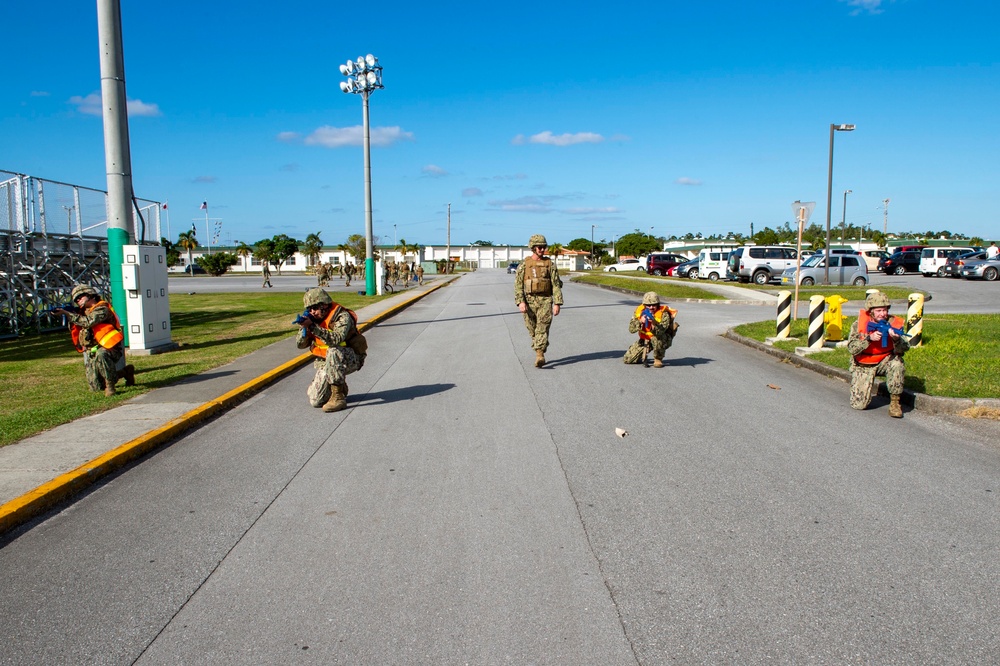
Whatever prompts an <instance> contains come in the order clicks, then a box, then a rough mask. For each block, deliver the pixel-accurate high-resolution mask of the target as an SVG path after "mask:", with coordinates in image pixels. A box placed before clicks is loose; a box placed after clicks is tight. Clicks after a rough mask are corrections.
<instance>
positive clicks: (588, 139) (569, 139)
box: [511, 130, 604, 146]
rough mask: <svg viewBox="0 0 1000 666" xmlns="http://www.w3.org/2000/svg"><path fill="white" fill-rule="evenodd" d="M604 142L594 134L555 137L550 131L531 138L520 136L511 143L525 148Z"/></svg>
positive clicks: (601, 137)
mask: <svg viewBox="0 0 1000 666" xmlns="http://www.w3.org/2000/svg"><path fill="white" fill-rule="evenodd" d="M602 141H604V137H603V136H601V135H600V134H595V133H594V132H577V133H576V134H569V133H567V134H559V135H555V134H553V133H552V132H550V131H549V130H545V131H544V132H539V133H538V134H533V135H531V136H530V137H525V136H524V135H523V134H518V135H517V136H515V137H514V138H513V139H511V143H512V144H514V145H515V146H523V145H524V144H526V143H540V144H543V145H548V146H573V145H576V144H578V143H601V142H602Z"/></svg>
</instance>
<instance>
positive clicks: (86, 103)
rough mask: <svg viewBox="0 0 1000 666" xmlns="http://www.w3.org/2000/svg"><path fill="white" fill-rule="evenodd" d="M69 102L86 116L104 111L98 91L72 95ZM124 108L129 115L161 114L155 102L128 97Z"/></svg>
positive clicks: (97, 114)
mask: <svg viewBox="0 0 1000 666" xmlns="http://www.w3.org/2000/svg"><path fill="white" fill-rule="evenodd" d="M69 103H70V104H72V105H74V106H76V110H77V111H79V112H80V113H82V114H84V115H87V116H100V115H103V113H104V106H103V103H102V102H101V94H100V93H96V92H93V93H90V94H89V95H87V96H86V97H81V96H80V95H73V96H72V97H70V98H69ZM125 109H126V111H127V112H128V115H129V117H133V116H134V117H139V116H148V117H153V116H162V115H163V113H162V112H161V111H160V107H159V106H157V105H156V104H148V103H146V102H143V101H142V100H141V99H130V100H127V101H126V102H125Z"/></svg>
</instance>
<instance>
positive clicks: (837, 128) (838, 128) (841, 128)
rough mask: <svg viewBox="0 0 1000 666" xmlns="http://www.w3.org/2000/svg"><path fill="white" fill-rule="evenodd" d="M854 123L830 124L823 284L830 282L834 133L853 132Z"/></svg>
mask: <svg viewBox="0 0 1000 666" xmlns="http://www.w3.org/2000/svg"><path fill="white" fill-rule="evenodd" d="M854 127H855V126H854V125H837V124H835V123H831V124H830V166H829V168H828V169H827V174H826V267H825V268H824V269H823V284H826V285H828V284H830V206H831V202H832V200H833V134H834V132H853V131H854Z"/></svg>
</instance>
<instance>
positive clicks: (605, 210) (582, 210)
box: [559, 206, 624, 215]
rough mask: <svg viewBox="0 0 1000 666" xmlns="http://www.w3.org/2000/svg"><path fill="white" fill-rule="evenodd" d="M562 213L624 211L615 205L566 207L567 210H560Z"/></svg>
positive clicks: (592, 213) (595, 213)
mask: <svg viewBox="0 0 1000 666" xmlns="http://www.w3.org/2000/svg"><path fill="white" fill-rule="evenodd" d="M559 212H561V213H566V214H567V215H598V214H601V215H609V214H615V213H622V212H624V211H622V209H621V208H615V207H614V206H608V207H606V208H566V209H565V210H561V211H559Z"/></svg>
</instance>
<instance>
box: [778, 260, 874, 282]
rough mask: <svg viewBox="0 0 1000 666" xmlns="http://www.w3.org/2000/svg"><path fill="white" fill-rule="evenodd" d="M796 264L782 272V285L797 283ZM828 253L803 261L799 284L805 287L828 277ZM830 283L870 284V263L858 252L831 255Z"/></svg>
mask: <svg viewBox="0 0 1000 666" xmlns="http://www.w3.org/2000/svg"><path fill="white" fill-rule="evenodd" d="M795 271H796V268H795V266H791V267H789V268H786V269H785V272H784V273H782V274H781V284H782V285H789V284H790V285H794V284H795ZM826 273H827V271H826V255H825V254H814V255H812V256H810V257H809V258H808V259H806V260H805V261H803V262H802V267H801V269H800V270H799V284H800V285H802V286H805V287H808V286H811V285H814V284H817V283H822V282H823V281H824V280H825V279H826ZM830 284H838V285H839V284H852V285H854V286H855V287H863V286H865V285H866V284H868V264H866V263H865V261H864V259H863V258H862V257H861V256H860V255H858V254H831V255H830Z"/></svg>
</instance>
